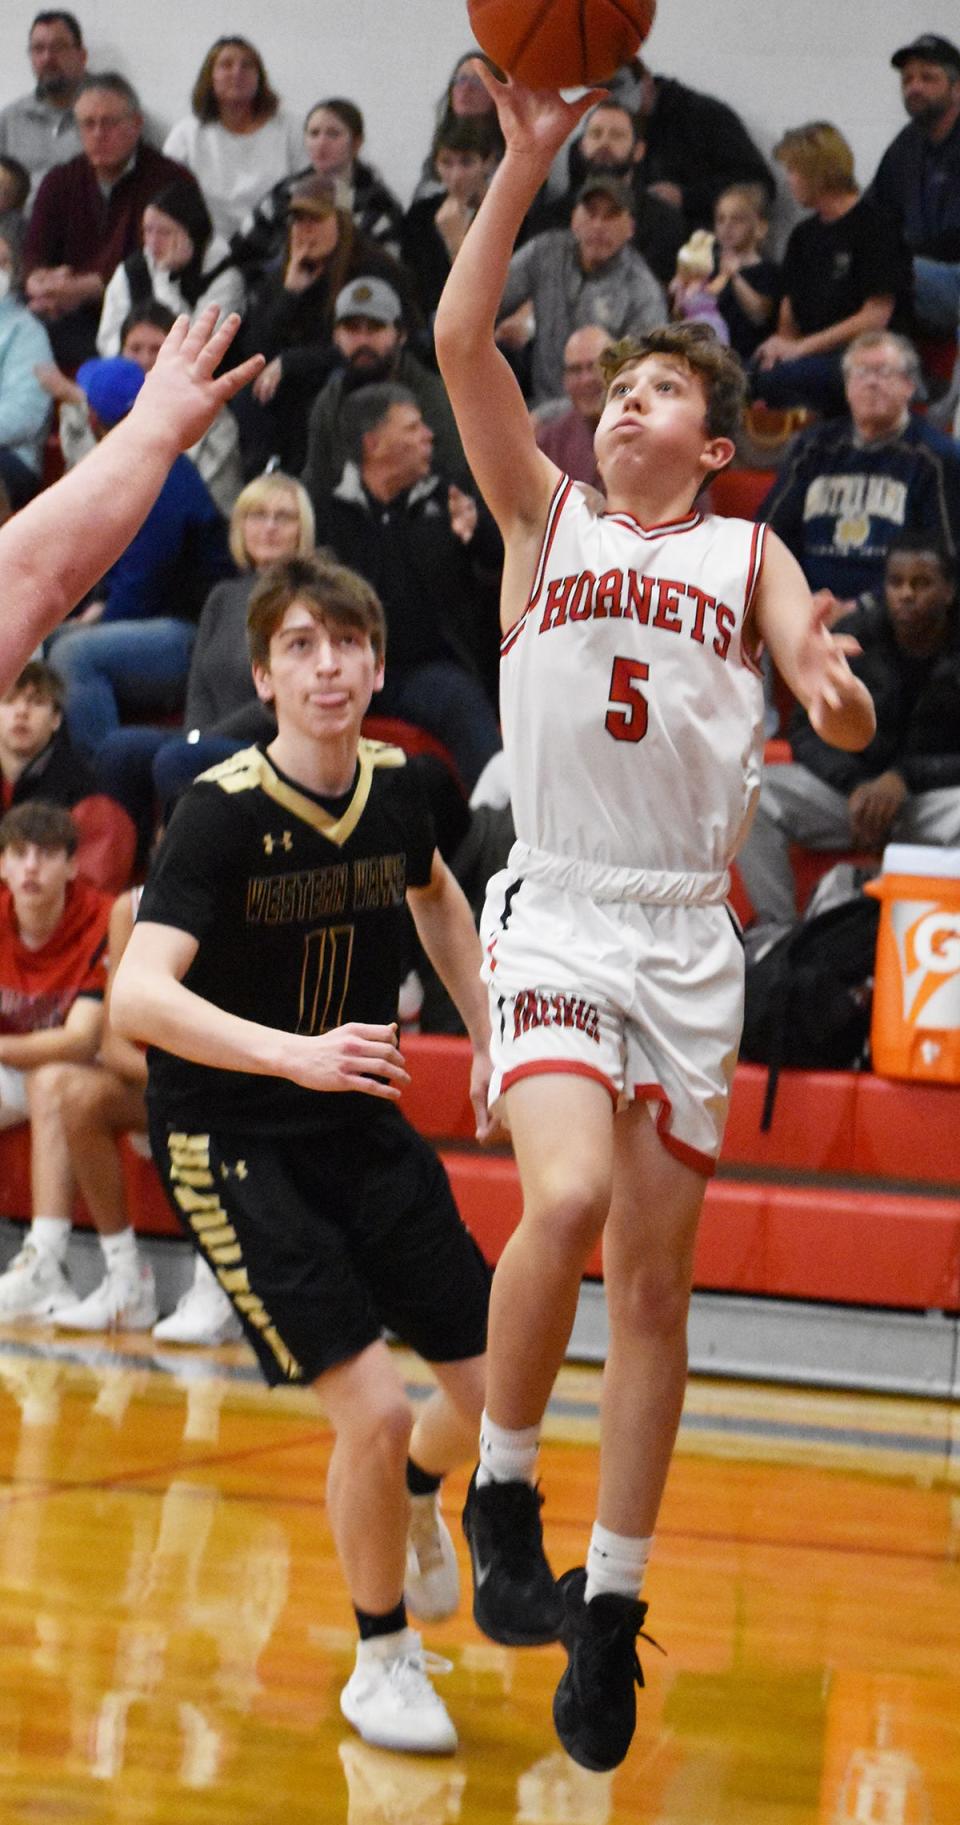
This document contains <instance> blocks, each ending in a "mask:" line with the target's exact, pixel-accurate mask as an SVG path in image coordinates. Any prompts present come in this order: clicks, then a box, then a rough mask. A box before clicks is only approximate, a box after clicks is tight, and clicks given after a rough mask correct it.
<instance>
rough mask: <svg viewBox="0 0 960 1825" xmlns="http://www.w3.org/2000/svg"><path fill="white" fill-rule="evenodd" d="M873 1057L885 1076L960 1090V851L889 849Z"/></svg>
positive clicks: (876, 888) (876, 884)
mask: <svg viewBox="0 0 960 1825" xmlns="http://www.w3.org/2000/svg"><path fill="white" fill-rule="evenodd" d="M865 891H866V892H867V893H869V894H873V895H874V897H875V898H876V899H878V900H880V901H881V902H882V906H883V910H882V912H881V916H880V930H879V934H878V937H877V968H876V979H875V982H874V989H873V1021H872V1025H871V1029H870V1050H871V1054H872V1057H873V1068H874V1070H875V1071H876V1072H877V1073H878V1074H879V1075H880V1076H881V1077H910V1078H924V1079H926V1080H928V1081H930V1080H932V1081H935V1082H939V1083H951V1084H956V1083H960V849H937V848H933V847H928V846H926V845H924V846H922V847H921V846H918V845H916V844H912V843H889V844H888V845H887V848H886V849H885V850H884V852H883V873H882V874H881V875H879V876H878V877H877V879H876V880H874V881H868V882H867V885H866V888H865Z"/></svg>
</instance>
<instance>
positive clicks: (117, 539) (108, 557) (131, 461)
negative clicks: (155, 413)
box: [0, 416, 177, 676]
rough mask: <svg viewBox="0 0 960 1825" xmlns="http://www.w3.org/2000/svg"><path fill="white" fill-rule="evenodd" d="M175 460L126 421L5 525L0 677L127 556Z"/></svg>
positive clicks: (141, 422)
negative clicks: (138, 529) (0, 665)
mask: <svg viewBox="0 0 960 1825" xmlns="http://www.w3.org/2000/svg"><path fill="white" fill-rule="evenodd" d="M176 454H177V451H176V447H175V446H174V447H171V445H170V443H169V441H167V440H165V439H164V438H163V437H162V436H161V435H160V434H159V433H158V432H156V431H154V430H153V429H152V427H151V425H150V423H149V421H145V419H144V418H143V417H137V416H131V417H130V418H129V419H125V420H123V422H122V423H121V424H119V425H117V427H116V429H115V430H113V431H111V432H110V434H109V436H107V437H105V438H104V440H103V442H102V443H101V444H98V446H97V448H96V450H92V451H91V452H90V454H89V456H87V457H86V458H85V459H84V461H83V462H82V463H78V465H77V466H76V468H75V469H71V470H70V471H69V472H68V474H66V475H65V476H64V477H63V478H62V480H61V481H60V482H58V484H57V486H56V487H55V488H52V489H46V490H44V492H43V493H41V494H38V495H37V496H36V497H35V499H34V500H32V501H31V502H30V503H29V505H28V506H26V507H24V508H23V510H22V512H20V513H18V514H16V515H15V516H14V518H13V519H12V520H9V521H8V522H7V524H6V526H5V527H4V529H3V534H2V538H0V594H2V596H3V600H4V602H5V604H6V619H5V641H4V665H3V671H4V675H10V676H15V675H16V672H17V671H19V669H20V666H21V665H23V664H24V663H25V662H26V660H27V659H28V658H29V656H30V654H31V652H32V651H33V649H34V647H35V646H36V645H37V644H38V642H39V641H40V640H41V639H43V637H44V635H46V634H48V633H49V632H50V631H51V629H52V628H54V627H56V626H57V625H58V623H59V622H60V621H62V620H63V618H64V616H65V615H66V614H68V613H69V611H70V609H71V608H73V606H74V605H75V603H77V602H79V601H80V600H81V599H82V597H83V596H85V595H86V593H87V591H88V590H90V589H92V587H93V585H94V584H95V583H96V582H97V581H98V580H99V578H100V577H102V576H103V574H104V572H105V571H107V570H109V568H110V566H111V564H113V563H114V562H115V560H116V559H117V558H118V557H119V556H120V553H121V552H122V551H124V550H125V549H126V547H127V545H129V543H130V540H131V539H132V537H133V535H134V533H135V532H136V531H137V528H138V527H139V526H140V524H141V522H142V521H143V519H144V518H145V516H146V514H147V512H148V511H149V508H150V507H151V506H152V504H153V502H154V500H155V499H156V497H157V495H158V494H159V492H160V489H161V487H162V486H163V482H164V478H165V477H166V474H167V471H168V470H169V468H170V465H171V463H172V462H173V459H174V457H175V456H176ZM14 649H15V650H14Z"/></svg>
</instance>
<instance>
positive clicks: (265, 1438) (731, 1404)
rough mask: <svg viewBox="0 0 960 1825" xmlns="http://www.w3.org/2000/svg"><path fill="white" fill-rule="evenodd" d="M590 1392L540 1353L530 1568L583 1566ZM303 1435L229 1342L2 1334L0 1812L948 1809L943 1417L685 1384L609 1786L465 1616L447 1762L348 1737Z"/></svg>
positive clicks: (309, 1433) (937, 1812) (450, 1650)
mask: <svg viewBox="0 0 960 1825" xmlns="http://www.w3.org/2000/svg"><path fill="white" fill-rule="evenodd" d="M403 1361H404V1367H405V1369H406V1370H407V1371H408V1373H409V1377H410V1380H411V1386H412V1388H413V1391H414V1393H416V1392H417V1388H418V1386H422V1378H421V1379H420V1380H419V1381H418V1370H417V1366H416V1365H415V1364H414V1363H413V1361H412V1359H407V1358H404V1359H403ZM597 1394H598V1381H597V1375H596V1372H595V1371H593V1370H577V1369H568V1370H566V1371H565V1372H564V1374H563V1377H562V1379H561V1382H560V1383H559V1384H558V1389H557V1394H556V1398H555V1401H554V1404H553V1407H552V1410H551V1416H550V1426H549V1436H548V1442H547V1445H546V1448H545V1451H544V1463H543V1475H544V1483H545V1487H546V1491H547V1507H546V1511H545V1513H546V1523H547V1540H548V1546H549V1549H550V1552H551V1556H552V1559H553V1563H554V1565H555V1567H556V1568H557V1570H563V1569H564V1568H565V1567H566V1566H567V1565H569V1564H572V1563H574V1562H576V1561H577V1560H581V1559H582V1556H583V1550H584V1543H585V1539H586V1535H587V1532H588V1528H589V1519H590V1514H591V1505H592V1492H593V1488H594V1478H595V1470H596V1449H595V1442H596V1403H597ZM328 1443H329V1439H328V1434H327V1431H326V1428H325V1426H324V1424H323V1422H322V1420H321V1419H320V1418H319V1417H318V1415H317V1413H316V1410H315V1408H314V1407H313V1404H312V1402H311V1400H310V1397H309V1396H307V1395H303V1394H299V1393H292V1392H283V1393H281V1394H278V1395H272V1396H269V1395H267V1393H266V1392H265V1390H263V1389H262V1388H261V1386H260V1384H259V1382H258V1381H257V1380H256V1376H255V1371H254V1369H253V1366H252V1359H251V1358H250V1357H249V1356H248V1354H247V1352H246V1350H245V1348H244V1347H243V1346H240V1345H238V1346H234V1347H231V1348H227V1349H224V1350H221V1351H217V1352H192V1353H187V1352H180V1353H178V1352H174V1351H172V1350H168V1351H166V1352H164V1351H161V1350H160V1349H159V1347H157V1346H154V1345H153V1344H152V1340H151V1339H150V1338H145V1339H143V1340H139V1339H130V1338H127V1339H125V1340H124V1341H123V1342H122V1343H118V1344H111V1343H109V1342H105V1341H104V1340H102V1339H83V1340H79V1341H74V1340H71V1339H64V1338H62V1337H60V1336H58V1335H57V1336H55V1335H54V1334H53V1333H52V1332H46V1331H44V1330H35V1329H34V1330H24V1329H21V1330H19V1331H18V1330H15V1329H13V1328H12V1327H8V1328H7V1329H6V1330H5V1331H4V1332H3V1334H2V1337H0V1454H2V1475H3V1486H2V1489H0V1820H2V1821H3V1825H11V1822H16V1825H48V1822H51V1821H58V1822H60V1825H62V1822H64V1821H66V1822H67V1825H94V1822H95V1825H101V1822H102V1825H108V1822H109V1825H121V1822H122V1825H221V1822H222V1825H268V1822H269V1825H273V1822H275V1821H276V1822H277V1825H308V1821H309V1825H318V1822H319V1825H325V1822H326V1821H334V1822H336V1825H447V1822H448V1821H463V1825H468V1822H473V1825H480V1822H481V1821H482V1822H483V1825H505V1822H507V1821H516V1822H517V1825H620V1822H621V1821H622V1822H624V1825H625V1822H626V1821H631V1825H956V1821H957V1820H958V1819H960V1564H958V1561H960V1409H958V1408H956V1407H949V1406H947V1405H943V1404H933V1403H931V1404H924V1403H921V1402H912V1401H894V1400H889V1399H880V1398H870V1397H853V1396H849V1395H842V1396H841V1395H829V1394H816V1395H808V1394H805V1393H798V1392H796V1391H790V1392H783V1391H777V1390H774V1389H770V1388H765V1387H759V1386H751V1385H733V1384H730V1383H716V1382H704V1381H701V1382H698V1383H694V1384H693V1385H692V1386H691V1389H690V1393H689V1397H688V1401H687V1408H686V1413H685V1417H684V1424H683V1430H682V1434H681V1441H680V1446H679V1450H678V1453H677V1457H676V1459H675V1462H674V1466H673V1470H672V1474H671V1478H670V1484H669V1488H668V1492H667V1497H666V1502H665V1507H664V1512H663V1516H662V1525H661V1529H660V1533H659V1537H658V1541H657V1546H656V1551H655V1558H654V1562H653V1565H652V1569H651V1573H650V1576H649V1581H648V1590H647V1595H648V1596H649V1598H650V1603H651V1613H650V1626H651V1629H652V1632H653V1633H654V1634H655V1635H656V1636H657V1637H658V1639H659V1640H660V1641H661V1642H662V1643H663V1645H664V1647H665V1648H666V1650H667V1657H666V1658H661V1657H660V1656H659V1655H658V1654H656V1653H655V1652H653V1651H651V1650H647V1652H646V1654H645V1655H644V1666H645V1670H646V1673H647V1680H648V1684H647V1688H646V1691H645V1692H644V1693H643V1694H641V1695H640V1701H639V1720H640V1721H639V1724H638V1729H637V1735H636V1738H635V1742H634V1746H633V1748H632V1750H631V1753H630V1755H629V1757H628V1760H627V1761H626V1763H625V1764H624V1766H623V1767H622V1768H621V1769H619V1770H618V1771H617V1772H616V1773H615V1774H614V1775H612V1776H606V1775H592V1774H587V1773H585V1772H584V1771H583V1770H582V1769H578V1768H577V1767H576V1766H575V1765H574V1764H573V1763H572V1762H570V1761H569V1760H568V1759H567V1758H566V1757H565V1756H564V1755H563V1754H562V1752H561V1751H560V1749H559V1747H558V1744H557V1742H556V1740H555V1738H554V1736H553V1732H552V1727H551V1722H550V1701H551V1696H552V1692H553V1687H554V1685H555V1683H556V1680H557V1677H558V1676H559V1672H560V1670H561V1667H562V1665H563V1658H562V1654H561V1651H560V1650H559V1649H557V1648H542V1649H535V1650H525V1651H524V1650H521V1651H518V1652H511V1651H509V1650H506V1649H501V1648H497V1647H494V1646H493V1645H492V1644H491V1643H489V1642H486V1641H485V1640H484V1639H483V1638H482V1637H481V1636H480V1635H479V1634H478V1633H477V1631H476V1629H475V1628H474V1626H473V1623H472V1621H471V1620H470V1618H469V1614H468V1605H467V1602H466V1600H465V1601H464V1603H463V1605H462V1609H461V1613H460V1615H459V1616H457V1617H456V1618H455V1619H453V1620H451V1621H450V1622H447V1623H444V1624H442V1625H440V1626H438V1627H434V1628H432V1629H428V1630H426V1631H425V1635H426V1638H427V1641H428V1643H429V1645H430V1646H431V1647H432V1648H435V1649H437V1650H438V1651H440V1652H441V1653H444V1654H446V1655H448V1657H449V1659H450V1660H451V1661H452V1663H453V1670H452V1672H451V1674H450V1676H449V1677H448V1678H445V1679H443V1680H442V1681H441V1682H439V1683H440V1689H441V1690H442V1692H443V1695H444V1697H445V1699H446V1700H447V1702H448V1704H449V1707H450V1709H451V1711H452V1713H453V1715H454V1717H455V1719H456V1722H457V1725H458V1728H459V1730H460V1736H461V1747H460V1750H459V1752H458V1754H457V1755H456V1756H455V1757H454V1758H452V1759H449V1760H440V1759H430V1760H416V1759H414V1758H412V1757H399V1756H392V1755H387V1754H384V1753H382V1752H380V1751H377V1750H373V1749H370V1748H368V1747H367V1746H366V1745H364V1744H363V1743H361V1742H360V1741H359V1739H358V1738H357V1737H355V1736H354V1735H353V1734H352V1732H351V1731H350V1729H349V1727H348V1726H347V1725H346V1724H345V1723H344V1722H343V1720H342V1718H341V1716H340V1713H339V1710H338V1705H337V1699H338V1694H339V1690H340V1687H341V1685H342V1684H343V1682H344V1680H345V1678H346V1676H347V1672H348V1669H349V1666H350V1663H351V1659H352V1643H353V1631H352V1627H351V1622H352V1618H351V1613H350V1610H349V1606H348V1604H347V1601H346V1598H345V1596H344V1592H343V1588H342V1585H341V1582H340V1578H339V1575H338V1572H337V1568H336V1565H335V1562H334V1558H333V1554H332V1550H331V1545H330V1540H329V1536H328V1533H327V1528H326V1523H325V1518H324V1509H323V1479H324V1471H325V1466H326V1459H327V1451H328ZM465 1484H466V1472H465V1471H464V1472H463V1473H462V1474H459V1475H457V1476H456V1477H452V1478H451V1479H450V1483H449V1488H448V1493H447V1500H446V1506H447V1509H448V1512H449V1514H450V1516H451V1521H452V1525H453V1529H454V1534H455V1537H456V1538H457V1540H458V1542H459V1540H460V1536H459V1527H458V1525H457V1521H456V1516H457V1514H458V1511H459V1507H460V1503H461V1500H462V1496H463V1491H464V1488H465ZM464 1570H465V1567H464Z"/></svg>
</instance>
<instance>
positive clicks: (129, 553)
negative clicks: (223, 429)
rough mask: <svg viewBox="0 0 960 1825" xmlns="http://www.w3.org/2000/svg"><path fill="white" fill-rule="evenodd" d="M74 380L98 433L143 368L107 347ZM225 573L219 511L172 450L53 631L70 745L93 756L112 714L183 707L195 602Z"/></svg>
mask: <svg viewBox="0 0 960 1825" xmlns="http://www.w3.org/2000/svg"><path fill="white" fill-rule="evenodd" d="M77 381H78V384H79V385H80V387H81V388H82V389H83V391H84V393H85V394H86V398H87V403H88V406H89V410H90V422H91V425H92V428H93V431H94V434H95V436H96V437H97V438H98V440H99V439H100V438H102V437H104V436H105V435H106V434H107V432H108V431H109V430H110V429H111V428H112V426H113V425H115V424H118V423H119V421H120V420H121V419H122V418H124V417H126V414H127V413H128V412H129V410H130V408H131V406H132V405H133V402H134V400H135V399H136V397H137V394H138V393H139V391H140V388H141V386H142V385H143V381H144V373H143V369H142V368H140V367H138V366H137V363H136V362H135V361H128V360H126V359H125V358H124V357H123V356H121V355H116V356H110V357H108V358H107V359H105V360H104V359H100V358H98V359H96V360H92V361H86V362H84V363H83V366H82V367H81V368H80V370H79V372H78V374H77ZM232 575H233V564H232V561H231V558H230V553H229V550H228V547H227V538H226V527H225V524H224V521H223V517H222V515H221V514H220V512H219V511H218V509H217V507H216V506H215V504H214V502H213V500H212V498H211V496H210V493H209V491H208V489H207V487H206V485H205V483H204V482H203V481H202V480H201V478H200V476H199V474H198V473H197V470H196V469H195V467H194V465H193V464H192V463H191V462H190V461H189V459H188V458H187V457H185V456H178V457H177V459H176V461H175V462H174V464H173V467H172V469H171V470H170V473H169V475H168V477H167V479H166V481H165V482H164V484H163V487H162V489H161V490H160V494H159V496H158V497H157V500H156V502H155V504H154V506H153V507H152V508H151V510H150V512H149V514H148V515H147V517H146V519H145V521H144V523H143V525H142V526H141V528H140V531H139V532H138V533H137V534H136V535H135V537H134V538H133V539H132V540H131V542H130V544H129V545H128V546H127V548H126V550H125V551H124V552H123V553H122V554H121V556H120V557H119V558H118V559H117V561H116V563H115V564H114V565H112V567H111V568H110V570H108V571H107V573H106V575H105V576H104V577H102V578H101V580H100V582H99V584H97V585H96V587H95V588H94V590H93V591H92V592H91V595H90V597H89V599H88V601H87V603H86V605H85V606H84V607H83V608H82V609H81V610H80V612H79V614H78V615H77V617H76V619H75V620H74V621H73V622H68V623H67V625H66V626H65V627H64V628H63V629H62V630H61V631H60V633H59V634H58V635H56V636H55V644H56V664H57V670H58V671H59V672H60V675H61V677H62V678H63V679H64V681H65V683H66V686H67V723H68V726H69V729H70V734H71V736H72V738H73V740H74V741H75V742H76V743H77V745H78V746H80V747H83V748H85V749H86V750H87V751H88V753H91V754H95V753H96V751H97V749H98V748H99V747H100V745H101V743H102V742H103V741H104V740H105V739H106V737H107V736H108V735H109V734H111V733H112V731H113V730H114V729H116V728H117V727H119V724H120V722H121V720H123V719H127V720H129V719H130V718H131V717H132V718H134V719H136V720H143V719H144V717H145V716H150V715H153V716H160V717H165V716H167V715H168V714H170V713H172V712H174V711H176V710H178V709H180V708H181V707H182V704H183V694H184V689H185V685H186V678H187V672H188V669H189V665H190V655H191V652H192V651H193V642H194V638H195V635H196V621H197V617H198V615H199V612H200V609H201V607H202V605H203V602H204V600H205V598H206V596H207V595H208V593H209V591H210V590H211V589H212V588H213V585H214V584H215V583H218V582H219V581H220V580H221V579H222V578H223V577H227V576H232Z"/></svg>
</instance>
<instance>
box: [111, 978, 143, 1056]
mask: <svg viewBox="0 0 960 1825" xmlns="http://www.w3.org/2000/svg"><path fill="white" fill-rule="evenodd" d="M110 1026H111V1030H112V1031H113V1032H114V1033H116V1034H118V1035H119V1037H120V1038H121V1039H130V1040H134V1041H141V1042H142V1041H143V1040H145V1039H146V1038H147V1037H148V1035H147V1034H146V1032H145V1031H144V1007H143V988H142V978H140V979H139V980H138V978H137V976H135V975H134V972H133V971H132V970H125V969H124V966H123V961H122V960H121V962H120V964H119V967H118V969H117V973H116V976H115V977H114V981H113V987H112V989H111V991H110Z"/></svg>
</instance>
